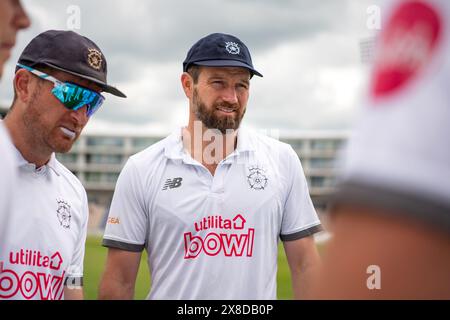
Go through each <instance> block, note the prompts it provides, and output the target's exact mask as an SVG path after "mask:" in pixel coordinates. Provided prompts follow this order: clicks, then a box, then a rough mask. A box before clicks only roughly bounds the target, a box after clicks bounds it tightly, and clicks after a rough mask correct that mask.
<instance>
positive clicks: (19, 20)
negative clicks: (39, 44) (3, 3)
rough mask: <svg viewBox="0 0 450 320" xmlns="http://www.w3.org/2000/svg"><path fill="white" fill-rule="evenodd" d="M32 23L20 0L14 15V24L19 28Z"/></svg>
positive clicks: (26, 26)
mask: <svg viewBox="0 0 450 320" xmlns="http://www.w3.org/2000/svg"><path fill="white" fill-rule="evenodd" d="M30 24H31V21H30V18H29V17H28V15H27V13H26V12H25V9H24V8H23V6H22V4H21V3H20V2H19V4H18V5H17V8H16V14H15V16H14V26H15V27H16V28H17V29H18V30H19V29H25V28H28V27H29V26H30Z"/></svg>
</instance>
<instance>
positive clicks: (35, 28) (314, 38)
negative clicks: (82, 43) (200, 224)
mask: <svg viewBox="0 0 450 320" xmlns="http://www.w3.org/2000/svg"><path fill="white" fill-rule="evenodd" d="M23 2H24V4H25V7H26V8H27V11H28V13H29V15H30V16H31V19H32V27H31V28H30V29H28V30H26V31H23V32H22V33H21V34H20V35H19V39H18V43H17V46H16V48H15V50H14V52H13V56H12V57H11V59H10V61H9V62H8V64H7V65H6V66H5V70H4V76H3V79H2V85H1V86H0V102H1V104H2V105H10V102H11V100H12V96H13V91H12V77H13V70H14V64H15V63H16V61H17V59H18V57H19V55H20V53H21V51H22V50H23V49H24V47H25V46H26V44H28V42H29V41H30V40H31V39H32V38H33V37H34V36H36V35H37V34H39V33H40V32H43V31H45V30H48V29H67V28H68V22H69V23H71V22H74V21H75V20H74V19H73V15H72V14H71V12H69V13H68V8H69V7H70V6H71V5H76V6H78V7H79V9H80V13H81V15H80V29H76V30H74V31H77V32H78V33H80V34H82V35H84V36H87V37H89V38H90V39H92V40H93V41H94V42H96V43H97V45H98V46H99V47H100V48H101V49H102V51H103V53H104V54H105V56H106V59H107V62H108V81H109V82H110V83H111V84H113V85H116V86H117V87H118V88H120V89H121V90H122V91H123V92H125V93H126V94H127V95H128V99H120V98H117V97H115V96H111V95H107V100H106V102H105V104H104V106H103V107H102V109H101V110H100V111H98V112H97V114H95V116H94V117H93V118H92V119H91V120H90V123H89V124H88V127H87V130H89V131H91V132H92V131H96V132H97V131H103V130H106V131H111V130H114V131H116V132H117V131H122V130H124V131H128V132H130V133H133V132H142V131H163V132H170V131H172V130H173V129H174V128H176V127H177V126H180V125H184V124H185V123H186V122H187V116H188V113H187V110H188V104H187V99H186V98H185V96H184V94H183V92H182V89H181V85H180V80H179V79H180V75H181V72H182V62H183V60H184V58H185V56H186V53H187V51H188V50H189V48H190V47H191V46H192V44H194V43H195V42H196V41H197V40H198V39H200V38H201V37H203V36H205V35H207V34H209V33H212V32H224V33H231V34H233V35H235V36H237V37H238V38H240V39H241V40H242V41H243V42H244V43H245V44H246V45H247V46H248V47H249V49H250V52H251V54H252V59H253V64H254V66H255V68H256V69H257V70H258V71H260V72H261V73H262V74H263V75H264V78H258V77H254V78H253V79H252V81H251V92H250V101H249V104H248V106H247V114H246V116H245V119H244V123H245V124H246V125H247V126H249V127H253V128H257V129H264V130H272V129H279V130H282V131H286V130H295V131H298V130H300V131H304V130H340V129H348V128H349V127H350V125H351V123H352V120H353V119H354V116H355V114H356V112H355V111H356V110H357V109H358V104H359V102H360V98H361V96H362V94H363V92H364V89H365V82H366V80H365V79H366V74H367V70H368V66H367V65H363V64H362V63H361V59H360V49H359V43H360V41H361V39H364V38H366V37H369V36H371V35H372V34H373V32H374V31H373V30H370V29H369V28H368V27H367V19H368V18H369V14H368V13H367V8H368V7H369V6H371V5H373V4H375V5H377V4H378V3H379V2H380V1H379V0H372V1H370V0H320V1H317V0H189V1H186V0H185V1H170V0H153V1H144V0H127V1H124V0H109V1H100V0H78V1H77V0H58V1H54V0H39V1H35V0H25V1H23Z"/></svg>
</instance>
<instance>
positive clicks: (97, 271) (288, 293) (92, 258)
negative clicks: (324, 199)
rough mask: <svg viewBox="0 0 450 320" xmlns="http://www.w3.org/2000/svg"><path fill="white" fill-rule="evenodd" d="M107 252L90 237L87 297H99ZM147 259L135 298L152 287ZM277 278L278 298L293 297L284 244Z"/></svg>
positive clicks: (87, 246) (143, 259)
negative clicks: (99, 286)
mask: <svg viewBox="0 0 450 320" xmlns="http://www.w3.org/2000/svg"><path fill="white" fill-rule="evenodd" d="M106 252H107V249H106V248H104V247H102V246H101V238H99V237H92V236H91V237H88V239H87V242H86V256H85V259H84V268H85V270H84V290H85V298H86V299H89V300H92V299H97V291H98V284H99V282H100V277H101V274H102V272H103V268H104V265H105V259H106ZM146 259H147V257H146V253H145V252H144V255H143V258H142V260H141V266H140V269H139V274H138V277H137V280H136V292H135V299H145V297H146V295H147V293H148V289H149V287H150V276H149V273H148V267H147V263H146ZM277 278H278V299H292V289H291V277H290V274H289V267H288V264H287V261H286V256H285V254H284V250H283V246H282V245H280V247H279V257H278V275H277Z"/></svg>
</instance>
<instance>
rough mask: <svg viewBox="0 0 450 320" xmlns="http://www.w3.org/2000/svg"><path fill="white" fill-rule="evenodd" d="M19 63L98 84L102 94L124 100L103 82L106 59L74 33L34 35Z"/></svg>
mask: <svg viewBox="0 0 450 320" xmlns="http://www.w3.org/2000/svg"><path fill="white" fill-rule="evenodd" d="M18 63H19V64H22V65H25V66H28V67H31V68H34V67H36V66H40V65H44V66H48V67H50V68H52V69H56V70H60V71H64V72H67V73H70V74H73V75H75V76H77V77H80V78H83V79H86V80H89V81H92V82H94V83H96V84H98V85H99V86H100V87H101V88H102V89H103V91H104V92H108V93H111V94H113V95H115V96H118V97H122V98H126V95H125V94H123V93H122V92H121V91H120V90H119V89H117V88H115V87H113V86H110V85H108V84H107V82H106V74H107V64H106V58H105V56H104V55H103V53H102V51H101V50H100V48H99V47H98V46H97V45H96V44H95V43H94V42H93V41H92V40H90V39H88V38H86V37H83V36H81V35H79V34H78V33H76V32H73V31H60V30H48V31H45V32H43V33H41V34H39V35H38V36H36V37H35V38H34V39H33V40H31V42H30V43H29V44H28V45H27V46H26V48H25V49H24V50H23V52H22V54H21V55H20V58H19V61H18Z"/></svg>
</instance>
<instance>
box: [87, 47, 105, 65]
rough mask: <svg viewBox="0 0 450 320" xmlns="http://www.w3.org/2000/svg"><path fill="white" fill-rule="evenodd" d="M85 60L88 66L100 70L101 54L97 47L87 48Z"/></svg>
mask: <svg viewBox="0 0 450 320" xmlns="http://www.w3.org/2000/svg"><path fill="white" fill-rule="evenodd" d="M87 62H88V64H89V66H90V67H91V68H93V69H95V70H100V68H101V67H102V62H103V58H102V54H101V52H100V51H98V50H97V49H89V53H88V56H87Z"/></svg>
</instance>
